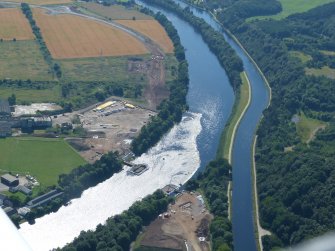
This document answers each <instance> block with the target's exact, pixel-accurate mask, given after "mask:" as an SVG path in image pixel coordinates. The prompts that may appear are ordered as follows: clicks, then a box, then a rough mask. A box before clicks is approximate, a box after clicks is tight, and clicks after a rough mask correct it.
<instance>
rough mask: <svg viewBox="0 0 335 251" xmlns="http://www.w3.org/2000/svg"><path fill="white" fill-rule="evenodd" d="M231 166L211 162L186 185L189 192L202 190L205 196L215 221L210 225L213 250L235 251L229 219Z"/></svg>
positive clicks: (216, 161)
mask: <svg viewBox="0 0 335 251" xmlns="http://www.w3.org/2000/svg"><path fill="white" fill-rule="evenodd" d="M230 180H231V166H230V165H229V164H228V161H227V160H224V159H218V160H215V161H211V162H210V163H209V164H208V165H207V166H206V169H205V171H204V172H203V173H201V174H199V176H198V177H197V178H196V179H193V180H190V181H189V182H188V183H187V184H186V188H187V189H189V190H194V189H200V190H201V191H202V192H203V194H204V195H205V198H206V201H207V202H208V204H209V207H210V211H211V213H212V214H213V215H214V219H213V220H212V222H211V225H210V234H211V242H212V248H213V250H225V251H229V250H233V234H232V226H231V222H230V220H229V219H228V203H229V202H228V197H227V189H228V183H229V181H230Z"/></svg>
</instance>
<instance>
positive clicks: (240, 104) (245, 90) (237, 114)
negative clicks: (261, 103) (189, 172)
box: [217, 72, 251, 163]
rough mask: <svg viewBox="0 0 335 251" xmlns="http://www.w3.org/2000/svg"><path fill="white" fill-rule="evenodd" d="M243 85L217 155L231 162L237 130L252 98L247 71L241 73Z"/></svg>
mask: <svg viewBox="0 0 335 251" xmlns="http://www.w3.org/2000/svg"><path fill="white" fill-rule="evenodd" d="M241 78H242V85H241V87H240V90H239V92H238V93H237V95H236V100H235V103H234V107H233V111H232V115H231V117H230V118H229V121H228V123H227V125H226V127H225V129H224V130H223V133H222V136H221V140H220V144H219V148H218V152H217V156H220V157H223V158H225V159H228V160H229V162H230V163H231V156H230V155H231V151H232V146H233V143H234V136H235V132H236V130H237V128H238V125H239V122H240V120H241V119H242V117H243V115H244V113H245V112H246V110H247V108H248V106H249V104H250V99H251V90H250V83H249V80H248V77H247V75H246V73H245V72H243V73H241Z"/></svg>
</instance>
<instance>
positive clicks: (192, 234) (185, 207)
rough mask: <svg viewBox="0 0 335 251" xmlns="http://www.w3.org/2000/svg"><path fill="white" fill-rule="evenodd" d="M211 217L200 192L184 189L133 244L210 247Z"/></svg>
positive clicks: (198, 250) (203, 250)
mask: <svg viewBox="0 0 335 251" xmlns="http://www.w3.org/2000/svg"><path fill="white" fill-rule="evenodd" d="M211 219H212V215H211V214H210V213H209V211H208V210H207V208H206V205H205V203H204V200H203V197H202V196H201V195H200V194H199V193H193V192H190V193H189V192H183V193H180V194H178V195H177V196H176V201H175V203H174V204H170V205H169V208H168V211H167V212H165V213H163V214H161V215H159V217H158V218H157V219H156V220H155V221H154V222H152V223H151V224H150V225H149V226H148V227H147V228H146V229H145V231H144V232H143V233H142V234H141V236H140V237H139V239H138V241H137V242H136V243H135V245H136V246H134V247H133V248H134V250H138V251H140V250H185V251H209V250H210V242H209V225H210V221H211Z"/></svg>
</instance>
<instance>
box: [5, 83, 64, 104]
mask: <svg viewBox="0 0 335 251" xmlns="http://www.w3.org/2000/svg"><path fill="white" fill-rule="evenodd" d="M12 94H15V95H16V102H17V103H18V104H20V103H22V102H28V103H43V102H58V101H60V100H61V97H60V90H59V86H58V85H56V86H54V87H53V88H50V89H43V90H36V89H23V88H9V87H1V88H0V98H1V99H7V98H8V97H9V96H11V95H12Z"/></svg>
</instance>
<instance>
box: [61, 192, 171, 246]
mask: <svg viewBox="0 0 335 251" xmlns="http://www.w3.org/2000/svg"><path fill="white" fill-rule="evenodd" d="M170 202H171V198H168V197H166V196H165V195H164V193H163V192H162V191H156V192H155V193H154V194H153V195H149V196H147V197H146V198H144V199H143V200H142V201H139V202H136V203H135V204H133V205H132V206H131V207H130V208H129V209H128V210H126V211H124V212H123V213H122V214H120V215H116V216H113V217H111V218H109V219H107V221H106V223H105V224H103V225H102V224H99V225H98V226H97V227H96V229H95V231H85V232H84V231H83V232H81V233H80V235H79V237H77V238H76V239H75V240H74V241H73V242H72V243H70V244H68V245H66V246H65V247H64V248H62V249H57V250H58V251H60V250H62V251H95V250H104V251H107V250H111V251H112V250H115V251H116V250H117V251H122V250H124V251H128V250H129V249H130V244H131V242H132V241H134V240H135V239H136V237H137V235H138V234H139V233H140V231H141V230H142V227H143V226H146V225H149V224H150V222H151V221H153V220H154V219H155V218H157V217H158V215H159V214H161V213H163V212H164V211H166V209H167V206H168V204H169V203H170Z"/></svg>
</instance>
